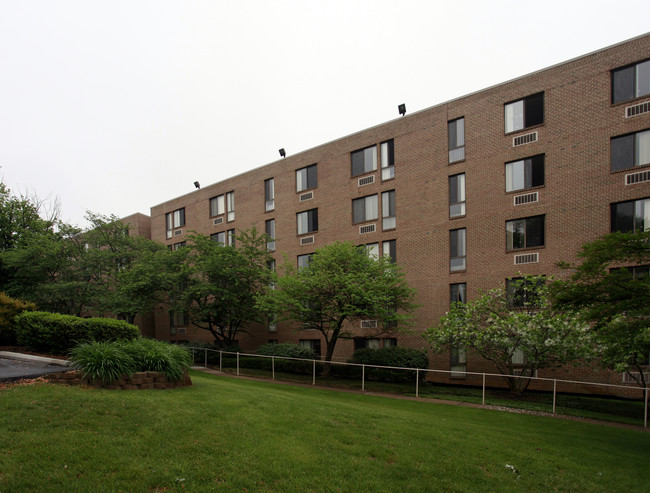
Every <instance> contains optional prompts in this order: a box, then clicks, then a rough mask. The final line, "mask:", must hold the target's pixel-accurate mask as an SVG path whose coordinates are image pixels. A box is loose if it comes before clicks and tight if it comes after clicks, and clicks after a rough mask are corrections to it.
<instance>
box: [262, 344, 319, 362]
mask: <svg viewBox="0 0 650 493" xmlns="http://www.w3.org/2000/svg"><path fill="white" fill-rule="evenodd" d="M257 354H262V355H264V356H284V357H286V358H300V359H314V351H313V350H312V349H310V348H307V347H304V346H300V345H299V344H292V343H290V342H283V343H281V344H264V345H262V346H260V347H259V348H257Z"/></svg>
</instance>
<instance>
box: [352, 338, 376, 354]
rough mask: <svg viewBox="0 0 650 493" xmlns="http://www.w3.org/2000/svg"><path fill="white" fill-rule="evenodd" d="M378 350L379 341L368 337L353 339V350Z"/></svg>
mask: <svg viewBox="0 0 650 493" xmlns="http://www.w3.org/2000/svg"><path fill="white" fill-rule="evenodd" d="M366 348H368V349H379V348H380V341H379V339H375V338H370V337H355V338H354V350H355V351H357V350H359V349H366Z"/></svg>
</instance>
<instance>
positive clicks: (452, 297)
mask: <svg viewBox="0 0 650 493" xmlns="http://www.w3.org/2000/svg"><path fill="white" fill-rule="evenodd" d="M449 301H450V304H453V303H466V302H467V284H466V283H464V282H459V283H455V284H450V285H449Z"/></svg>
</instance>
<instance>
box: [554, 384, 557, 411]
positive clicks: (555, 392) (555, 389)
mask: <svg viewBox="0 0 650 493" xmlns="http://www.w3.org/2000/svg"><path fill="white" fill-rule="evenodd" d="M556 396H557V378H554V379H553V414H555V398H556Z"/></svg>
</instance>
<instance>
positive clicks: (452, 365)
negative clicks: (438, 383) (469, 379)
mask: <svg viewBox="0 0 650 493" xmlns="http://www.w3.org/2000/svg"><path fill="white" fill-rule="evenodd" d="M449 369H450V370H451V372H452V373H451V374H450V375H449V377H450V378H465V377H466V376H467V374H466V373H465V372H466V371H467V352H466V351H465V349H464V348H462V347H460V346H452V347H451V351H450V362H449Z"/></svg>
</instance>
